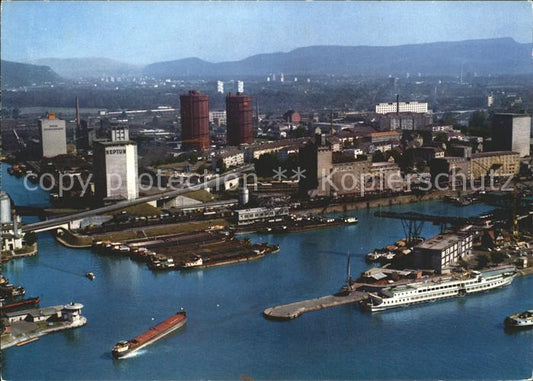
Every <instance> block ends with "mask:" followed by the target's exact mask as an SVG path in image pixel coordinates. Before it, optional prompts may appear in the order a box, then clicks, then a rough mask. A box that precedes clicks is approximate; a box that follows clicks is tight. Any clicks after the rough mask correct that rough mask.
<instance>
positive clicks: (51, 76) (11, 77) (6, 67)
mask: <svg viewBox="0 0 533 381" xmlns="http://www.w3.org/2000/svg"><path fill="white" fill-rule="evenodd" d="M60 79H61V77H60V76H59V75H57V73H55V72H54V71H53V70H52V69H51V68H50V67H48V66H40V65H39V66H38V65H30V64H25V63H19V62H11V61H4V60H2V61H1V80H2V87H3V88H6V87H18V86H30V85H32V84H36V85H42V84H43V83H46V82H57V81H58V80H60Z"/></svg>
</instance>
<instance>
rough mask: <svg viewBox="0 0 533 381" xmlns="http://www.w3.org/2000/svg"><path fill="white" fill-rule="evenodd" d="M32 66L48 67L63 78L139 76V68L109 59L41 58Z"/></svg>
mask: <svg viewBox="0 0 533 381" xmlns="http://www.w3.org/2000/svg"><path fill="white" fill-rule="evenodd" d="M32 63H34V64H40V65H47V66H50V67H51V68H52V69H53V70H54V71H55V72H57V73H58V74H59V75H61V76H63V77H65V78H80V77H83V78H98V77H103V76H122V75H130V74H139V73H140V71H141V67H140V66H135V65H130V64H127V63H124V62H119V61H115V60H112V59H109V58H42V59H39V60H35V61H32Z"/></svg>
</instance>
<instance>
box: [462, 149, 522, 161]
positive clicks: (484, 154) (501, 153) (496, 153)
mask: <svg viewBox="0 0 533 381" xmlns="http://www.w3.org/2000/svg"><path fill="white" fill-rule="evenodd" d="M506 155H517V156H520V154H519V153H518V152H512V151H492V152H480V153H473V154H472V159H476V158H478V157H490V156H506Z"/></svg>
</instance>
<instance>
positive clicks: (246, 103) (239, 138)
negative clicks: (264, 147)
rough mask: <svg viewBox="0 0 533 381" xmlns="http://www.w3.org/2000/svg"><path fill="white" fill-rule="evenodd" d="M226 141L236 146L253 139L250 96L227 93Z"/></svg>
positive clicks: (250, 141)
mask: <svg viewBox="0 0 533 381" xmlns="http://www.w3.org/2000/svg"><path fill="white" fill-rule="evenodd" d="M226 115H227V143H228V145H230V146H238V145H239V144H243V143H248V144H250V143H252V142H253V140H254V124H253V106H252V97H250V96H248V95H243V94H241V93H237V94H235V95H233V94H231V93H229V94H228V96H227V97H226Z"/></svg>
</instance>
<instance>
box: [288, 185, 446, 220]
mask: <svg viewBox="0 0 533 381" xmlns="http://www.w3.org/2000/svg"><path fill="white" fill-rule="evenodd" d="M453 195H457V191H434V192H432V193H428V194H425V195H400V196H394V197H381V198H376V199H372V200H361V201H352V202H345V203H338V204H335V203H334V204H330V205H326V206H321V207H316V208H307V209H301V210H297V211H295V212H294V214H297V215H306V214H310V213H311V214H317V213H343V212H347V211H350V210H361V209H370V208H380V207H386V206H394V205H404V204H412V203H415V202H422V201H436V200H442V199H444V197H446V196H453Z"/></svg>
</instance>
